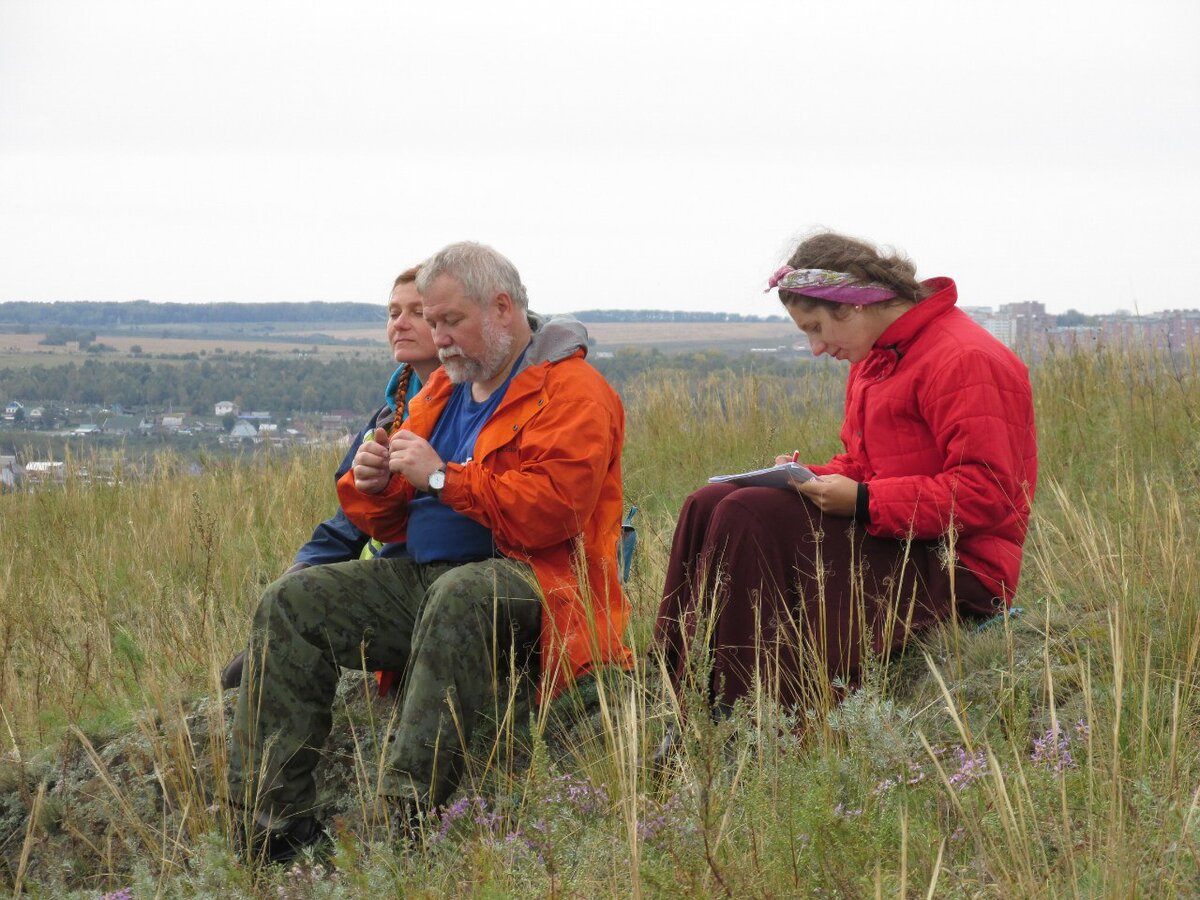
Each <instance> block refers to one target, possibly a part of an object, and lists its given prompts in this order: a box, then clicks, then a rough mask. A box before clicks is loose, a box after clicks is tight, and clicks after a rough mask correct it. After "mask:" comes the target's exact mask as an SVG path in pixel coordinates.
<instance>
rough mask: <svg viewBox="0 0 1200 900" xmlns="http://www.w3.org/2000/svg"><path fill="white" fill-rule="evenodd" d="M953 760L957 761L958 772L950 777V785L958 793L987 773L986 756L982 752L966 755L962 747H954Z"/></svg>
mask: <svg viewBox="0 0 1200 900" xmlns="http://www.w3.org/2000/svg"><path fill="white" fill-rule="evenodd" d="M954 758H955V759H956V760H957V761H958V771H957V772H955V773H954V774H953V775H951V776H950V784H951V786H953V787H955V788H957V789H958V790H960V791H961V790H962V789H963V788H965V787H966V786H967V785H968V784H970V783H971V782H973V781H978V780H979V779H980V778H983V777H984V776H985V775H987V773H988V771H987V754H986V753H984V752H983V751H982V750H977V751H975V752H974V753H968V752H967V751H966V750H965V749H964V748H962V747H955V748H954Z"/></svg>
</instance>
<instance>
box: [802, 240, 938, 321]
mask: <svg viewBox="0 0 1200 900" xmlns="http://www.w3.org/2000/svg"><path fill="white" fill-rule="evenodd" d="M788 265H789V266H791V267H792V268H793V269H830V270H832V271H834V272H845V273H846V274H847V275H852V276H853V277H854V278H855V279H856V280H858V281H861V282H862V283H863V284H870V283H874V284H879V285H883V286H884V287H886V288H888V289H889V290H891V291H893V292H894V293H895V294H896V297H895V299H894V300H885V301H884V302H883V303H880V304H878V305H879V306H885V305H889V304H902V303H903V304H908V303H920V302H921V301H922V300H924V299H925V297H926V296H927V292H926V291H925V289H924V288H923V287H921V283H920V282H919V281H917V267H916V266H915V265H913V262H912V260H910V259H908V258H907V257H905V256H902V255H900V254H899V253H895V252H893V253H890V254H888V255H886V256H885V255H884V254H882V253H880V251H879V250H878V249H877V248H876V247H875V246H873V245H872V244H868V243H867V242H866V241H860V240H856V239H855V238H851V237H846V236H845V235H842V234H837V233H836V232H833V231H826V232H822V233H820V234H815V235H813V236H812V237H810V238H807V239H805V240H804V241H802V242H801V243H800V246H798V247H797V248H796V249H795V250H794V251H793V252H792V255H791V256H790V257H788ZM779 299H780V300H782V301H783V304H784V305H785V306H792V305H793V304H796V305H799V306H801V307H802V308H803V309H817V308H824V309H827V310H828V311H829V312H830V314H832V315H834V316H836V317H839V318H840V317H841V316H842V315H844V314H846V313H847V312H848V311H849V310H848V308H847V306H846V305H845V304H843V303H836V302H834V301H831V300H821V299H818V298H815V297H806V296H804V295H802V294H797V293H794V292H792V291H786V290H780V291H779Z"/></svg>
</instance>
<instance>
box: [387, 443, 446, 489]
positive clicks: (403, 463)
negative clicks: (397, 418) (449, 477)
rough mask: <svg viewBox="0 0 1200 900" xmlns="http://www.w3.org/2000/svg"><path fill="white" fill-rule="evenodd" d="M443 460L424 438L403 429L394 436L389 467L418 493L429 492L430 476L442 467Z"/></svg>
mask: <svg viewBox="0 0 1200 900" xmlns="http://www.w3.org/2000/svg"><path fill="white" fill-rule="evenodd" d="M442 465H443V463H442V458H441V457H440V456H438V455H437V451H436V450H434V449H433V447H431V446H430V445H429V441H427V440H425V438H423V437H417V436H416V435H415V434H413V433H412V432H411V431H405V430H403V429H401V430H400V431H397V432H396V433H395V435H393V436H392V445H391V454H390V456H389V458H388V466H389V467H390V468H391V470H392V471H393V472H399V473H400V474H401V475H403V476H404V477H405V478H407V479H408V483H409V484H411V485H412V486H413V487H415V488H416V489H417V490H418V491H427V490H429V476H430V475H432V474H433V473H434V472H436V471H437V470H438V469H440V468H441V467H442Z"/></svg>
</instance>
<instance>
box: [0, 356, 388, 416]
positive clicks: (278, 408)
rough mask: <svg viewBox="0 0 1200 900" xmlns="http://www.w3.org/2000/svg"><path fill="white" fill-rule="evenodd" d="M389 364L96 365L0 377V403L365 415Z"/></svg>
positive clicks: (255, 359)
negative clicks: (221, 406)
mask: <svg viewBox="0 0 1200 900" xmlns="http://www.w3.org/2000/svg"><path fill="white" fill-rule="evenodd" d="M394 368H395V365H394V364H393V363H391V362H389V361H386V360H380V361H362V360H357V359H355V360H350V359H344V358H342V359H332V360H329V361H318V360H314V359H311V358H309V359H305V358H297V359H279V358H276V357H266V356H247V357H239V358H236V359H223V360H204V361H202V362H200V361H197V362H184V363H165V362H164V363H154V362H127V361H102V360H99V359H88V360H85V361H84V362H83V363H80V364H76V363H74V362H69V363H65V364H62V365H56V366H42V365H35V366H30V367H28V368H22V369H15V368H14V369H7V370H0V398H3V399H4V400H5V401H7V400H20V401H22V402H23V403H25V405H26V406H29V405H31V404H34V403H57V404H63V405H66V406H91V405H95V406H103V407H111V406H113V405H114V404H120V405H121V406H122V407H125V408H126V409H166V408H167V407H171V408H172V409H174V410H176V411H178V412H184V411H188V412H191V413H193V414H196V415H212V413H213V406H214V405H215V404H216V403H217V402H218V401H220V400H232V401H234V402H236V403H238V404H239V405H240V406H241V408H242V409H244V410H251V409H261V410H269V411H270V412H272V413H275V414H277V415H290V414H295V413H301V412H318V411H321V412H324V411H330V410H353V411H355V412H362V413H366V412H369V411H371V410H373V409H375V408H376V407H378V406H379V405H380V404H382V403H383V388H384V386H385V385H386V384H387V380H388V378H389V377H390V376H391V374H392V370H393V369H394Z"/></svg>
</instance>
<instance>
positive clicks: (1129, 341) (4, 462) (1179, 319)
mask: <svg viewBox="0 0 1200 900" xmlns="http://www.w3.org/2000/svg"><path fill="white" fill-rule="evenodd" d="M963 311H964V312H966V313H967V314H968V315H970V316H971V317H972V318H973V319H974V320H975V321H977V322H978V323H979V324H980V325H982V326H983V327H984V328H985V329H987V331H988V332H990V333H991V334H993V335H994V336H995V337H996V338H997V339H998V340H1000V341H1001V342H1003V343H1004V344H1006V345H1007V346H1009V347H1011V348H1013V350H1015V351H1016V352H1017V353H1018V354H1020V355H1021V357H1022V358H1023V359H1025V360H1027V361H1029V362H1030V363H1036V361H1037V360H1039V359H1041V358H1043V357H1044V356H1046V355H1047V354H1048V353H1051V352H1086V351H1091V350H1096V349H1098V348H1101V347H1114V348H1136V349H1142V350H1147V351H1154V352H1162V353H1177V352H1184V351H1188V350H1195V349H1197V348H1200V310H1194V309H1191V310H1168V311H1166V312H1161V313H1155V314H1152V315H1138V314H1135V313H1131V312H1116V313H1109V314H1105V315H1099V316H1085V315H1083V314H1067V315H1062V314H1051V313H1047V312H1046V307H1045V305H1044V304H1043V303H1038V302H1021V303H1009V304H1005V305H1002V306H1000V307H998V308H991V307H978V306H975V307H970V306H969V307H963ZM789 352H790V353H791V354H795V355H797V356H800V357H803V356H805V355H807V354H808V345H807V343H806V342H805V341H804V340H803V339H801V340H797V341H796V342H794V344H793V345H792V346H781V347H762V348H754V349H753V350H752V353H755V354H779V355H780V356H782V355H784V354H785V353H789ZM599 356H601V357H611V356H612V354H611V353H604V354H599ZM363 418H364V415H363V413H361V412H355V411H351V410H339V411H333V412H328V413H321V414H307V415H302V416H293V417H290V418H287V417H283V416H276V415H274V414H272V413H271V412H269V411H265V410H248V411H246V410H241V409H239V408H238V405H237V404H236V403H235V402H233V401H231V400H222V401H220V402H218V403H216V404H215V405H214V406H213V410H212V415H192V414H181V413H175V412H172V411H169V410H168V411H166V412H154V413H144V414H133V413H130V412H127V411H126V410H124V409H122V408H121V406H120V405H119V404H113V405H112V406H110V407H99V406H90V407H85V408H67V407H64V406H60V405H53V404H43V405H29V406H26V405H25V404H24V403H23V402H21V401H20V400H16V399H10V400H8V401H7V402H6V405H5V406H4V409H3V414H2V415H0V435H2V434H3V433H4V432H5V431H8V432H9V433H10V434H11V433H18V432H24V433H26V434H39V435H45V436H61V437H66V438H70V439H73V440H71V441H69V443H68V444H67V445H66V446H69V448H70V450H71V452H72V453H73V454H74V455H75V458H76V459H77V460H83V459H85V458H86V459H89V464H88V465H86V466H85V465H82V464H76V465H75V466H74V468H73V469H72V470H71V471H70V472H68V467H67V463H66V462H65V461H64V459H63V454H61V453H59V454H53V453H46V454H44V455H38V454H39V453H40V451H34V452H33V453H26V454H25V455H26V456H28V457H30V458H27V459H22V458H21V454H20V453H8V454H6V455H0V491H3V490H22V489H33V488H36V487H37V486H39V485H44V484H61V483H62V482H63V481H65V479H66V478H67V477H74V478H78V479H81V480H84V481H99V482H112V481H114V480H117V478H118V476H117V475H116V474H114V473H115V472H117V471H118V470H120V469H121V462H120V460H121V456H122V451H124V453H125V454H126V455H131V454H134V453H136V451H137V450H138V448H139V447H144V448H147V449H150V448H161V447H168V448H171V449H175V450H178V451H182V452H185V453H186V452H188V451H195V450H198V449H208V448H211V449H213V450H216V451H218V452H219V451H220V450H222V449H224V450H225V451H228V452H231V453H232V452H237V451H239V450H246V449H259V448H287V447H297V446H328V445H333V444H346V443H348V442H349V440H350V435H351V434H352V433H353V431H354V429H356V428H358V427H359V426H360V424H361V422H362V420H363ZM11 443H12V442H10V444H11ZM102 447H103V448H106V449H107V450H108V453H107V454H102V453H98V452H97V453H92V454H90V455H89V454H87V453H81V452H80V451H81V450H86V449H90V448H94V449H96V450H99V449H100V448H102ZM135 469H136V467H129V466H126V467H125V471H126V473H127V474H133V473H134V471H135Z"/></svg>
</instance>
